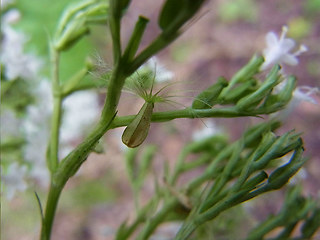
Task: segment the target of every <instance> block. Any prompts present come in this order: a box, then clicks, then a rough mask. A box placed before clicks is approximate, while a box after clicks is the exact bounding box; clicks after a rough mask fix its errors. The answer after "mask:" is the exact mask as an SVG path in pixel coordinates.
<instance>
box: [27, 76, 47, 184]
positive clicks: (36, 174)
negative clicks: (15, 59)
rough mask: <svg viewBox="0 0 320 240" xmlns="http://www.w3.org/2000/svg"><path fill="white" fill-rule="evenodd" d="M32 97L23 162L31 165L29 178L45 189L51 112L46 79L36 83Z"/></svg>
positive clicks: (28, 109)
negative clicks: (34, 101) (34, 98)
mask: <svg viewBox="0 0 320 240" xmlns="http://www.w3.org/2000/svg"><path fill="white" fill-rule="evenodd" d="M33 95H34V96H35V97H36V104H35V105H30V106H29V107H28V108H27V115H26V119H25V121H24V122H23V130H24V133H25V138H26V145H25V148H24V157H25V160H26V161H28V162H29V163H31V170H30V176H31V177H32V178H33V179H35V180H36V181H37V183H39V185H40V186H42V187H47V185H48V184H49V180H50V174H49V172H48V169H47V166H46V158H45V156H46V152H47V147H48V140H49V136H50V125H49V124H50V116H51V111H52V102H53V100H52V95H51V85H50V83H49V81H47V80H46V79H42V80H41V81H40V82H39V83H38V87H37V88H35V89H34V91H33Z"/></svg>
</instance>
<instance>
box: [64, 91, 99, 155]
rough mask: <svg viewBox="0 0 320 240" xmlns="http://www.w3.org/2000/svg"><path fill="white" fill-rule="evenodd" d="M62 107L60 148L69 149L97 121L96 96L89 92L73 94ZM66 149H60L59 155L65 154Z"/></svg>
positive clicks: (97, 105) (97, 104)
mask: <svg viewBox="0 0 320 240" xmlns="http://www.w3.org/2000/svg"><path fill="white" fill-rule="evenodd" d="M63 107H64V113H63V118H62V126H61V143H62V144H61V146H64V147H66V148H67V149H70V146H72V142H73V143H74V142H75V141H77V140H78V139H79V138H81V137H82V134H83V131H84V130H85V129H86V128H87V127H89V126H91V125H92V124H93V123H94V121H95V120H97V118H98V116H99V114H100V107H99V102H98V95H97V94H96V93H95V92H90V91H81V92H77V93H74V94H72V95H70V96H69V97H68V98H67V99H65V101H64V102H63ZM70 144H71V145H70ZM67 149H66V151H63V149H62V151H61V153H63V154H66V153H67ZM61 157H64V156H61Z"/></svg>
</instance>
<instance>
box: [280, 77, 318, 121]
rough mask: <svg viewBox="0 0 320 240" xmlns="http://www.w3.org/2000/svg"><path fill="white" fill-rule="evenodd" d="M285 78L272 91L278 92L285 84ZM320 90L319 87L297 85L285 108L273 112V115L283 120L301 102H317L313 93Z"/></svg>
mask: <svg viewBox="0 0 320 240" xmlns="http://www.w3.org/2000/svg"><path fill="white" fill-rule="evenodd" d="M286 82H287V80H284V81H282V82H281V83H280V84H278V85H277V86H276V87H275V89H274V92H275V93H278V92H280V91H281V90H282V89H283V88H284V86H285V85H286ZM319 93H320V90H319V88H315V87H309V86H299V87H296V89H295V90H294V91H293V93H292V98H291V100H290V102H289V104H288V105H287V106H286V108H285V109H283V110H282V111H280V112H276V113H274V116H277V118H279V119H282V120H285V119H286V118H287V117H288V116H289V114H290V113H291V112H292V111H293V110H294V109H295V108H296V107H297V106H298V105H299V104H300V103H301V102H310V103H312V104H318V103H317V101H316V100H315V98H313V95H315V94H319Z"/></svg>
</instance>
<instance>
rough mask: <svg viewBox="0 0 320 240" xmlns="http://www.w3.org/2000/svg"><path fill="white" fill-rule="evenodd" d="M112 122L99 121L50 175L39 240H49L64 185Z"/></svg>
mask: <svg viewBox="0 0 320 240" xmlns="http://www.w3.org/2000/svg"><path fill="white" fill-rule="evenodd" d="M112 120H113V118H111V119H110V121H109V122H102V121H100V122H99V124H98V125H97V126H96V128H95V129H94V130H93V131H92V132H91V134H90V135H89V136H88V137H87V138H86V139H85V140H84V141H83V142H82V143H81V144H79V145H78V146H77V147H76V148H75V149H74V150H73V151H72V152H71V153H70V154H69V155H68V156H67V157H66V158H64V159H63V160H62V161H61V163H60V164H59V166H58V168H57V169H56V171H55V173H54V174H53V175H52V179H51V186H50V191H49V195H48V198H47V204H46V211H45V216H44V221H43V225H42V229H41V240H49V239H50V234H51V229H52V224H53V220H54V216H55V212H56V207H57V204H58V201H59V197H60V194H61V191H62V190H63V188H64V186H65V184H66V183H67V181H68V180H69V178H71V177H72V176H73V175H74V174H75V173H76V172H77V171H78V169H79V168H80V166H81V165H82V163H83V162H84V161H85V160H86V159H87V157H88V155H89V153H90V152H91V151H92V149H93V148H94V146H95V145H96V144H97V142H98V141H99V139H100V138H101V137H102V136H103V135H104V133H105V132H106V131H108V129H110V124H111V122H112Z"/></svg>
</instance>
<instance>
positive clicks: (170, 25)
mask: <svg viewBox="0 0 320 240" xmlns="http://www.w3.org/2000/svg"><path fill="white" fill-rule="evenodd" d="M204 2H205V0H167V1H166V2H165V4H164V5H163V7H162V10H161V13H160V16H159V19H158V24H159V26H160V28H161V29H162V30H163V32H164V33H166V34H168V35H171V34H175V33H176V32H177V31H178V30H179V29H180V27H181V26H182V25H183V24H184V23H186V22H187V21H188V20H189V19H191V18H192V17H193V16H194V15H195V14H196V12H197V11H198V10H199V8H200V7H201V5H202V4H203V3H204Z"/></svg>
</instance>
